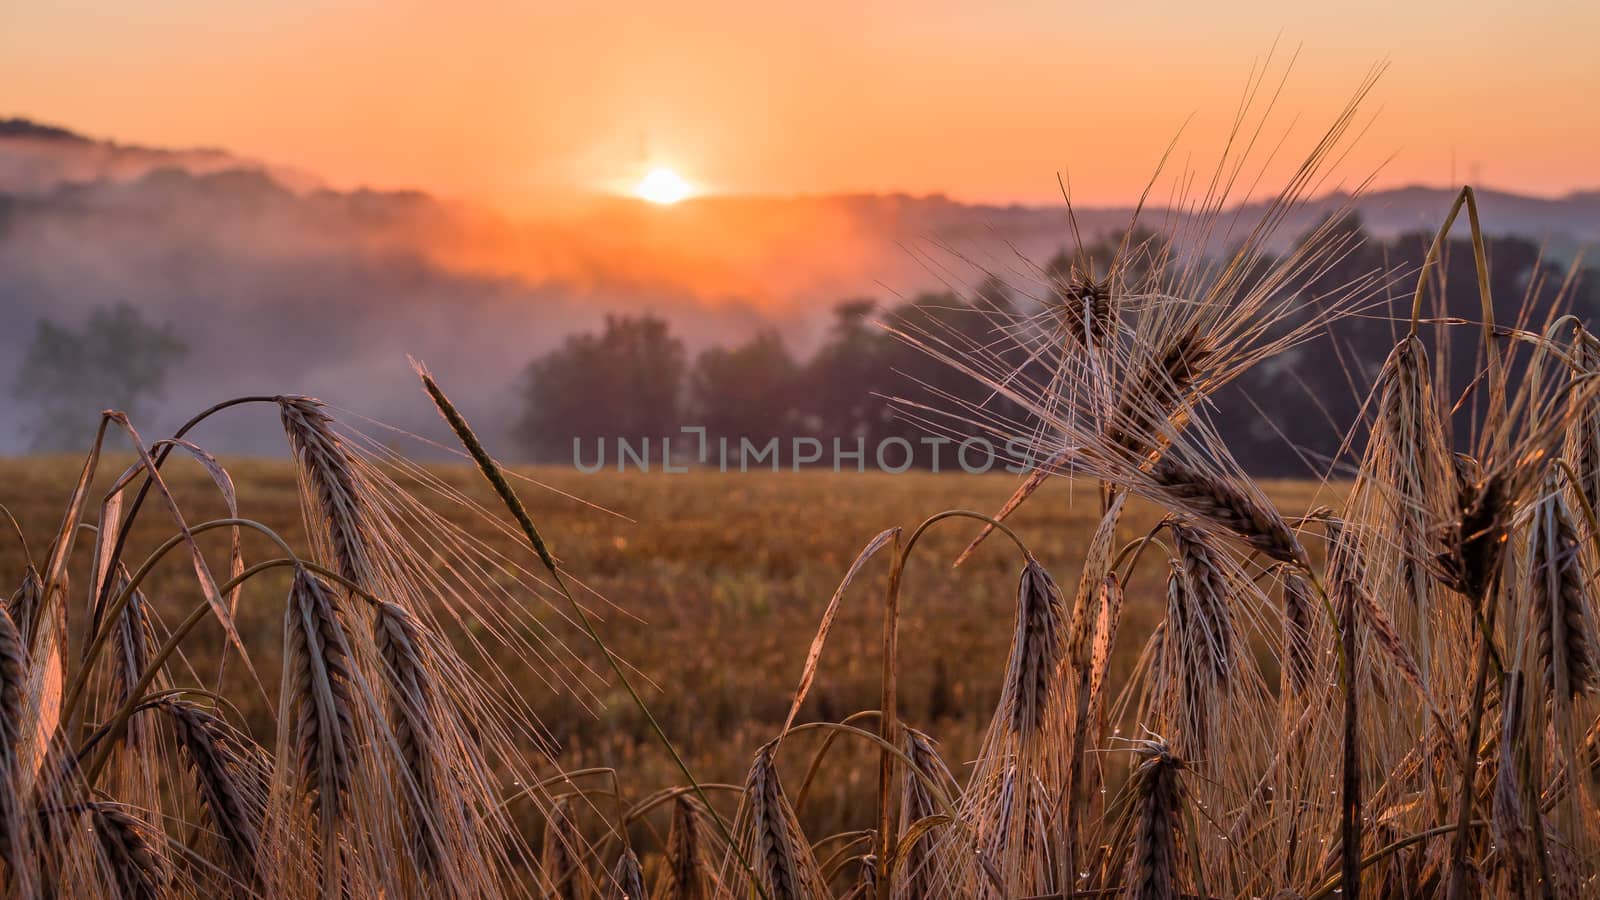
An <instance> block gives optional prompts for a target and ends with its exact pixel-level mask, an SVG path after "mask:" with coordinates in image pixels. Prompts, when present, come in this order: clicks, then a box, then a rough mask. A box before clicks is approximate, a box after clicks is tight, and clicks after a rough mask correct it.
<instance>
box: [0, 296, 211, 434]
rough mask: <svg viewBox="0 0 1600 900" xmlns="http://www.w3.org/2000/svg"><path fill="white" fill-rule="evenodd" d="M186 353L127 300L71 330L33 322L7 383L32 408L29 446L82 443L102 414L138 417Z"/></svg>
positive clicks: (166, 327) (168, 331) (177, 341)
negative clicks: (24, 350)
mask: <svg viewBox="0 0 1600 900" xmlns="http://www.w3.org/2000/svg"><path fill="white" fill-rule="evenodd" d="M188 354H189V347H188V345H187V344H185V343H184V342H183V340H182V339H181V338H179V337H178V336H177V334H176V333H175V332H174V331H173V329H172V326H171V324H169V323H162V324H160V325H156V324H153V323H151V322H149V321H147V320H146V319H145V317H144V314H143V313H141V312H139V310H138V308H137V307H135V306H133V305H132V304H130V303H125V302H124V303H118V304H115V305H112V306H105V307H101V308H99V309H96V310H94V311H93V312H91V313H90V314H89V318H88V321H87V322H85V323H84V326H83V328H82V329H81V330H77V331H74V330H73V329H71V328H68V327H66V326H63V325H59V324H57V323H55V322H52V321H50V320H49V319H40V320H39V322H38V325H37V326H35V328H34V333H33V342H32V343H31V344H29V345H28V352H27V353H26V354H25V355H24V356H23V358H22V363H21V365H19V366H18V367H17V374H16V380H15V382H14V384H13V386H12V393H13V395H14V396H15V397H16V398H17V400H18V401H19V402H21V403H22V405H23V406H25V407H29V408H31V410H32V413H31V421H30V423H29V426H28V431H29V432H30V434H31V436H32V439H31V442H32V445H33V449H35V450H66V449H72V448H77V447H81V446H83V444H84V443H86V442H87V441H88V440H90V439H91V438H92V436H93V434H94V427H95V415H94V414H95V413H96V412H98V411H100V410H102V409H118V410H121V411H123V412H125V413H127V414H128V415H129V416H130V417H131V418H134V419H136V420H137V419H139V418H140V417H141V416H142V415H143V414H144V412H145V409H144V407H143V404H144V403H145V402H146V401H148V400H151V399H155V398H159V397H160V396H161V394H162V392H163V391H164V390H165V389H166V384H167V371H168V368H169V367H170V366H171V365H172V364H173V363H175V362H178V361H180V360H182V359H183V358H184V357H186V356H187V355H188Z"/></svg>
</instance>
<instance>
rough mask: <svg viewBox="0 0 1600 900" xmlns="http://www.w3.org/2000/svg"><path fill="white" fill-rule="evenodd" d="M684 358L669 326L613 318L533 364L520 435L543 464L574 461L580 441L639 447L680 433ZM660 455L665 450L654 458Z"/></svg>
mask: <svg viewBox="0 0 1600 900" xmlns="http://www.w3.org/2000/svg"><path fill="white" fill-rule="evenodd" d="M684 370H685V354H684V349H683V342H682V341H680V340H678V338H676V337H674V336H673V335H672V333H671V331H670V329H669V328H668V326H667V323H666V321H665V320H664V319H660V318H657V317H654V316H648V315H647V316H637V317H636V316H607V317H606V322H605V328H604V329H603V330H602V331H601V332H600V333H599V334H591V333H585V334H575V335H571V336H569V337H568V338H567V339H566V341H565V342H563V343H562V345H561V346H560V347H559V348H557V349H556V350H553V351H551V352H550V353H547V354H545V355H544V356H541V357H539V358H538V359H536V360H534V361H533V362H532V363H530V364H529V365H528V368H527V371H526V372H525V374H524V376H523V386H522V394H523V410H522V415H521V418H520V419H519V421H518V423H517V426H516V431H517V436H518V437H519V438H520V439H521V441H522V443H523V445H524V446H525V447H527V448H528V449H529V450H530V451H531V452H533V453H534V454H535V455H536V456H538V457H540V458H544V459H552V458H553V459H569V458H571V454H572V446H573V444H572V442H573V439H574V438H581V439H584V440H585V442H586V445H587V446H591V447H592V446H593V441H595V440H597V439H600V438H605V439H606V440H607V441H611V440H614V439H617V438H622V439H626V440H628V441H630V442H633V443H635V444H637V443H638V442H639V441H641V440H642V439H644V438H651V439H658V438H660V437H664V436H671V435H674V434H676V433H677V431H678V428H679V426H680V425H683V424H685V423H684V422H683V418H682V409H683V403H682V398H683V380H684ZM653 452H659V451H653Z"/></svg>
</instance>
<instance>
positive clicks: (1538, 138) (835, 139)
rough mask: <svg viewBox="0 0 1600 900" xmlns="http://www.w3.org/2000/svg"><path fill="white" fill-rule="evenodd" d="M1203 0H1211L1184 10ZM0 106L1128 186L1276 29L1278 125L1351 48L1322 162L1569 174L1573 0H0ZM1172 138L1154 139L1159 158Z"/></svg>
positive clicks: (178, 132)
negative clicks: (1347, 149)
mask: <svg viewBox="0 0 1600 900" xmlns="http://www.w3.org/2000/svg"><path fill="white" fill-rule="evenodd" d="M1201 6H1211V7H1213V8H1211V9H1200V8H1198V7H1201ZM4 7H5V8H4V11H0V115H5V114H12V115H25V116H30V117H34V118H38V119H42V120H45V121H50V122H55V123H59V124H63V125H66V126H69V127H72V128H75V129H79V130H82V131H85V132H87V133H89V134H92V135H95V136H103V137H112V138H115V139H117V140H120V141H124V142H138V143H150V144H160V145H208V146H218V147H225V148H228V149H231V150H234V151H237V152H240V153H244V154H247V155H250V156H254V157H258V158H261V159H265V160H269V161H272V162H275V163H279V164H284V165H288V166H292V167H297V168H300V169H304V170H306V171H308V172H311V173H315V174H317V175H320V176H322V177H324V178H326V179H328V180H329V181H330V182H332V183H333V184H335V185H338V186H349V185H354V184H371V185H376V186H382V187H400V186H416V187H422V188H427V189H430V190H435V191H439V192H442V193H447V194H453V195H457V196H464V197H469V198H473V199H478V200H488V201H491V202H499V203H501V204H502V205H504V206H506V207H510V208H516V207H519V206H522V205H524V204H527V203H530V202H536V201H537V199H538V198H539V197H541V196H543V195H546V194H548V193H550V192H552V191H564V190H572V189H606V188H613V187H616V186H619V185H626V184H628V183H630V182H631V181H632V180H633V179H635V178H637V177H638V175H639V174H640V172H641V171H642V169H643V168H644V167H645V166H647V165H669V166H671V167H673V168H675V169H677V170H678V171H679V172H681V173H682V174H683V175H684V176H685V177H686V178H688V179H689V180H691V181H692V182H695V183H696V184H699V185H703V186H705V187H706V188H708V189H711V190H722V191H739V192H776V193H790V192H813V193H817V192H834V191H858V190H859V191H889V190H903V191H910V192H915V193H925V192H944V193H948V194H951V195H952V196H955V197H958V198H962V199H970V200H988V201H1011V200H1021V201H1038V200H1049V199H1050V198H1052V197H1054V196H1057V188H1056V182H1055V178H1056V173H1057V172H1059V171H1061V170H1063V169H1064V168H1070V172H1071V177H1072V180H1073V187H1074V191H1075V194H1076V197H1077V198H1078V199H1081V200H1083V201H1084V202H1094V203H1105V202H1121V201H1127V200H1129V199H1131V198H1132V197H1134V196H1136V195H1137V193H1138V191H1139V189H1140V188H1141V187H1142V185H1143V183H1144V181H1145V179H1146V178H1147V176H1148V175H1149V173H1150V170H1151V168H1152V166H1153V165H1154V164H1155V162H1156V160H1157V158H1158V157H1159V156H1160V153H1161V151H1162V149H1163V148H1164V147H1165V145H1166V144H1167V142H1168V140H1169V139H1170V138H1171V137H1172V136H1173V135H1174V133H1176V132H1177V130H1178V129H1179V127H1180V126H1181V125H1183V123H1184V122H1185V121H1186V120H1188V119H1190V118H1191V116H1192V117H1193V120H1192V122H1191V124H1190V125H1189V127H1188V130H1187V131H1186V132H1185V147H1188V148H1192V151H1193V152H1194V154H1195V156H1194V159H1195V160H1196V164H1197V165H1198V164H1199V162H1200V161H1202V160H1204V161H1207V163H1209V160H1210V159H1211V157H1209V156H1207V155H1206V154H1207V153H1208V152H1213V151H1214V150H1215V149H1216V148H1217V146H1218V142H1219V140H1220V136H1221V134H1222V129H1223V127H1224V126H1225V125H1226V123H1227V121H1228V120H1229V118H1230V117H1231V115H1232V113H1233V111H1234V108H1235V106H1236V105H1237V103H1238V99H1239V96H1240V94H1241V92H1242V91H1243V89H1244V86H1245V84H1246V80H1247V78H1248V76H1249V73H1250V70H1251V66H1252V64H1253V63H1255V62H1258V61H1260V60H1261V59H1263V58H1264V57H1265V56H1266V54H1267V52H1268V51H1269V50H1270V49H1271V48H1272V46H1273V44H1274V42H1275V41H1276V42H1277V44H1278V51H1277V56H1276V61H1277V62H1278V63H1279V64H1283V63H1287V62H1288V60H1289V58H1290V57H1291V56H1293V55H1294V54H1295V53H1296V51H1297V50H1298V59H1297V60H1296V61H1295V64H1294V68H1293V71H1292V72H1291V74H1290V78H1289V82H1288V86H1287V88H1286V90H1285V92H1284V94H1283V95H1282V97H1281V99H1280V100H1279V101H1278V105H1277V110H1278V113H1279V115H1278V116H1277V120H1278V121H1279V123H1280V124H1281V125H1284V126H1287V125H1288V124H1289V123H1290V121H1291V120H1292V119H1295V118H1296V117H1298V121H1299V124H1298V125H1296V129H1297V130H1296V131H1295V135H1296V137H1297V138H1298V139H1301V140H1302V143H1303V142H1304V141H1308V140H1310V139H1312V138H1314V137H1315V134H1316V132H1317V131H1318V130H1319V129H1320V127H1321V126H1322V125H1323V124H1325V123H1326V122H1327V121H1328V120H1329V119H1330V118H1331V117H1332V115H1333V114H1334V113H1336V112H1337V109H1338V107H1339V106H1340V105H1341V104H1342V103H1343V101H1344V99H1345V98H1346V97H1347V96H1348V95H1349V94H1350V92H1351V91H1352V90H1353V89H1354V88H1355V87H1356V86H1357V85H1358V84H1359V83H1360V81H1361V80H1362V78H1363V76H1364V75H1365V74H1366V72H1367V70H1368V69H1369V68H1370V67H1371V66H1372V65H1373V64H1375V63H1379V62H1383V61H1387V62H1388V63H1389V68H1388V71H1387V74H1386V75H1385V76H1384V78H1383V79H1382V81H1381V82H1380V83H1379V85H1378V88H1377V90H1376V92H1375V93H1374V95H1373V98H1372V101H1371V102H1370V103H1369V104H1368V105H1367V106H1366V107H1364V113H1365V114H1364V116H1363V120H1362V121H1363V122H1365V121H1366V120H1367V119H1370V118H1372V117H1373V116H1374V115H1375V116H1376V119H1375V121H1374V122H1373V124H1372V125H1371V127H1370V128H1369V129H1368V130H1367V133H1366V135H1365V137H1364V138H1363V139H1362V141H1361V144H1360V148H1359V152H1358V153H1357V154H1356V155H1355V156H1353V157H1352V158H1351V159H1350V161H1349V165H1348V167H1347V168H1348V171H1350V172H1351V173H1352V176H1353V177H1354V176H1359V175H1361V174H1365V172H1366V171H1367V170H1369V169H1370V168H1372V167H1373V166H1374V165H1376V164H1378V163H1379V162H1381V161H1382V160H1384V159H1386V158H1387V157H1389V156H1391V155H1393V156H1394V159H1393V160H1392V161H1391V162H1389V163H1388V164H1387V166H1386V168H1385V169H1384V174H1383V177H1382V179H1381V181H1382V182H1383V183H1386V184H1395V183H1410V182H1426V183H1433V184H1442V183H1445V182H1447V181H1450V180H1451V177H1452V174H1454V177H1455V178H1456V179H1458V180H1467V179H1471V180H1473V181H1475V182H1477V183H1480V184H1484V185H1488V186H1494V187H1504V188H1512V189H1518V190H1523V191H1528V192H1535V193H1542V194H1557V193H1562V192H1565V191H1567V190H1571V189H1574V188H1584V187H1597V186H1600V113H1597V105H1596V98H1597V96H1600V62H1597V61H1596V60H1597V58H1600V55H1597V43H1600V4H1595V3H1580V2H1564V0H1535V2H1529V3H1519V4H1511V3H1504V4H1487V3H1481V2H1472V0H1456V2H1449V3H1444V2H1425V3H1408V4H1399V3H1390V2H1372V0H1340V2H1334V3H1317V4H1300V3H1285V2H1281V0H1274V2H1237V3H1233V4H1231V5H1229V6H1227V7H1220V6H1217V5H1214V4H1192V3H1183V2H1172V3H1148V2H1140V0H1111V2H1095V3H1077V2H1054V3H1044V2H1027V3H1009V4H1007V3H996V2H989V3H980V2H971V3H952V2H927V0H876V2H874V0H851V2H831V0H816V2H809V3H783V4H780V3H765V2H755V3H752V2H748V0H704V2H685V3H664V2H663V3H638V2H630V3H585V2H561V3H533V2H521V3H497V2H488V0H455V2H428V3H424V2H416V0H384V2H378V0H324V2H314V0H275V2H271V3H236V2H223V3H218V2H216V0H160V2H146V3H129V2H124V0H106V2H100V3H90V2H73V0H53V2H49V3H29V2H21V0H7V2H5V3H4ZM1180 161H1181V158H1180Z"/></svg>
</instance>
